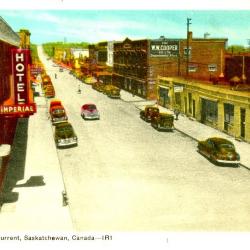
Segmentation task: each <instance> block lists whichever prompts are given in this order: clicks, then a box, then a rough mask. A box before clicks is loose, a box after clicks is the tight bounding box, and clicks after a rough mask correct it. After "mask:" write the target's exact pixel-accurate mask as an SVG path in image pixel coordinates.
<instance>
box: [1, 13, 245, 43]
mask: <svg viewBox="0 0 250 250" xmlns="http://www.w3.org/2000/svg"><path fill="white" fill-rule="evenodd" d="M0 16H2V17H3V18H4V19H5V21H6V22H7V23H8V24H9V25H10V26H11V27H12V29H13V30H15V31H18V30H20V29H28V30H29V31H30V32H31V42H32V43H35V44H41V43H45V42H51V41H65V40H66V41H67V42H90V43H96V42H100V41H105V40H106V41H111V40H124V39H125V38H126V37H129V38H130V39H144V38H149V39H157V38H159V37H160V36H162V35H163V36H165V37H166V38H185V37H186V32H187V25H186V23H187V18H191V19H192V20H191V25H190V31H192V32H193V37H195V38H202V37H203V36H204V33H206V32H207V33H209V34H210V37H211V38H228V45H235V44H238V45H243V46H247V45H248V39H250V25H249V24H250V10H247V11H242V10H233V11H232V10H210V11H208V10H70V9H68V10H65V9H62V10H21V9H17V10H0Z"/></svg>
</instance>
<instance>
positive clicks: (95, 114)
mask: <svg viewBox="0 0 250 250" xmlns="http://www.w3.org/2000/svg"><path fill="white" fill-rule="evenodd" d="M81 116H82V118H83V119H88V120H99V119H100V114H99V111H98V110H97V108H96V105H95V104H91V103H88V104H84V105H83V106H82V107H81Z"/></svg>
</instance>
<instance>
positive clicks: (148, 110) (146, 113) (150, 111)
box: [140, 106, 160, 122]
mask: <svg viewBox="0 0 250 250" xmlns="http://www.w3.org/2000/svg"><path fill="white" fill-rule="evenodd" d="M159 112H160V111H159V108H157V107H154V106H146V107H145V109H144V110H141V111H140V117H141V119H143V120H145V121H146V122H150V121H151V119H152V117H153V116H155V115H157V114H159Z"/></svg>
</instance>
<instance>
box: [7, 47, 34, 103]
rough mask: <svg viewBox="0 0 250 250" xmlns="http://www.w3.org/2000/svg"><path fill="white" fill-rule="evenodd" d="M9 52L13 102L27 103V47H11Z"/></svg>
mask: <svg viewBox="0 0 250 250" xmlns="http://www.w3.org/2000/svg"><path fill="white" fill-rule="evenodd" d="M11 53H12V73H13V77H14V92H15V104H17V105H19V104H26V103H29V100H28V99H29V92H28V91H29V86H28V78H27V70H28V64H29V53H30V51H29V50H28V49H12V50H11Z"/></svg>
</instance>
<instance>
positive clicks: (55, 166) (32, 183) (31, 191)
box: [0, 97, 73, 232]
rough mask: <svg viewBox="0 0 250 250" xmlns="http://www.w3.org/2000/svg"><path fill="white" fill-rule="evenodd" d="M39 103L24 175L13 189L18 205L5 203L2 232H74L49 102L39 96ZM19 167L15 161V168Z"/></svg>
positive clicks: (31, 119) (0, 220)
mask: <svg viewBox="0 0 250 250" xmlns="http://www.w3.org/2000/svg"><path fill="white" fill-rule="evenodd" d="M35 102H36V104H37V113H36V114H34V115H32V116H30V117H29V121H28V136H27V138H28V141H27V149H26V150H27V151H26V158H25V157H24V164H25V165H24V169H23V171H21V172H24V176H23V179H22V178H19V179H21V180H20V181H18V182H17V183H14V188H13V189H12V190H11V193H12V194H13V193H14V194H17V200H16V202H12V203H4V204H3V206H2V208H1V211H0V225H1V226H0V231H5V232H6V231H12V232H13V231H72V230H73V226H72V221H71V217H70V212H69V207H68V206H63V199H62V192H63V191H64V190H65V188H64V182H63V178H62V173H61V169H60V163H59V160H58V157H57V151H56V147H55V143H54V140H53V135H52V129H51V124H50V121H49V120H48V112H47V105H46V100H45V98H44V97H36V98H35ZM14 143H16V144H17V146H15V145H13V147H18V146H19V147H20V145H23V140H20V141H19V142H14ZM10 158H14V156H12V155H11V156H10ZM10 161H11V160H10ZM12 162H13V159H12ZM15 165H16V166H15ZM19 165H20V164H19V162H15V159H14V167H18V166H19ZM19 171H20V170H19ZM14 172H15V169H14ZM7 176H8V170H7ZM7 176H6V177H7ZM21 176H22V175H21Z"/></svg>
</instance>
